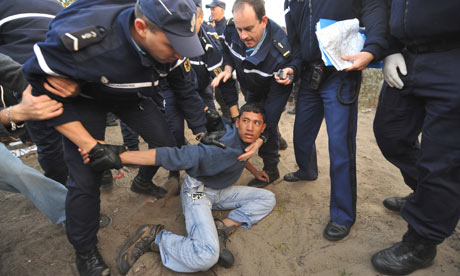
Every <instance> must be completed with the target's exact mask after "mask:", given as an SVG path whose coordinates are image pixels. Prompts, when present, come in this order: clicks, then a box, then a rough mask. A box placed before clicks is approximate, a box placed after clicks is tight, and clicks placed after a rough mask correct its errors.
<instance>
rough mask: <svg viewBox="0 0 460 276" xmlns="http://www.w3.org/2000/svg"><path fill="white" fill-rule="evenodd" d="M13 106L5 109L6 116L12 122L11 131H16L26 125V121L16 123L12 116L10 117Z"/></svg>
mask: <svg viewBox="0 0 460 276" xmlns="http://www.w3.org/2000/svg"><path fill="white" fill-rule="evenodd" d="M11 108H12V106H10V107H7V108H6V110H5V114H6V118H7V119H8V122H10V124H11V131H15V130H16V129H18V128H22V127H23V126H24V123H22V124H16V123H15V122H14V121H13V120H11V117H10V109H11Z"/></svg>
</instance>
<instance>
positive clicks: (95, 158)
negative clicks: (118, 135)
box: [88, 143, 126, 171]
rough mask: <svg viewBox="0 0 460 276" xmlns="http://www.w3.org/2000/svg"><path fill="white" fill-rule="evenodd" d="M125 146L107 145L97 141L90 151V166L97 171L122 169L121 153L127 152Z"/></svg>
mask: <svg viewBox="0 0 460 276" xmlns="http://www.w3.org/2000/svg"><path fill="white" fill-rule="evenodd" d="M125 151H126V148H125V147H124V146H117V145H107V144H100V143H97V144H96V145H95V146H94V148H92V149H91V151H90V152H89V153H88V155H89V158H90V161H89V166H90V167H91V168H92V169H93V170H95V171H105V170H108V169H117V170H118V169H121V168H123V164H122V163H121V159H120V153H122V152H125Z"/></svg>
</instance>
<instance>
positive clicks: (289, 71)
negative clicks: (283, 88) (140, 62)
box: [274, 67, 294, 85]
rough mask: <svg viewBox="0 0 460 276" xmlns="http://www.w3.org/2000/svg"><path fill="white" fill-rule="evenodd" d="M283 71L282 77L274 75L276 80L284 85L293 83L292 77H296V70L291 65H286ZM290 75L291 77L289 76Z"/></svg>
mask: <svg viewBox="0 0 460 276" xmlns="http://www.w3.org/2000/svg"><path fill="white" fill-rule="evenodd" d="M282 72H283V75H282V77H281V78H280V77H279V76H277V75H276V74H275V76H274V77H275V80H276V82H277V83H279V84H284V85H289V84H291V78H292V79H294V70H293V69H292V68H291V67H286V68H284V69H282ZM288 75H289V76H291V77H290V78H288Z"/></svg>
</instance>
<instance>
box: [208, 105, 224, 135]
mask: <svg viewBox="0 0 460 276" xmlns="http://www.w3.org/2000/svg"><path fill="white" fill-rule="evenodd" d="M205 114H206V120H207V123H206V130H207V131H208V132H214V131H219V130H225V126H224V122H223V121H222V118H221V117H220V115H219V113H218V112H217V111H216V110H214V109H208V110H206V112H205Z"/></svg>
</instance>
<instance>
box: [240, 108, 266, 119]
mask: <svg viewBox="0 0 460 276" xmlns="http://www.w3.org/2000/svg"><path fill="white" fill-rule="evenodd" d="M243 112H254V113H259V114H261V115H262V119H263V120H264V122H265V109H264V108H263V106H262V105H261V104H259V103H245V104H244V105H243V106H242V107H240V116H241V114H243Z"/></svg>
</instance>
